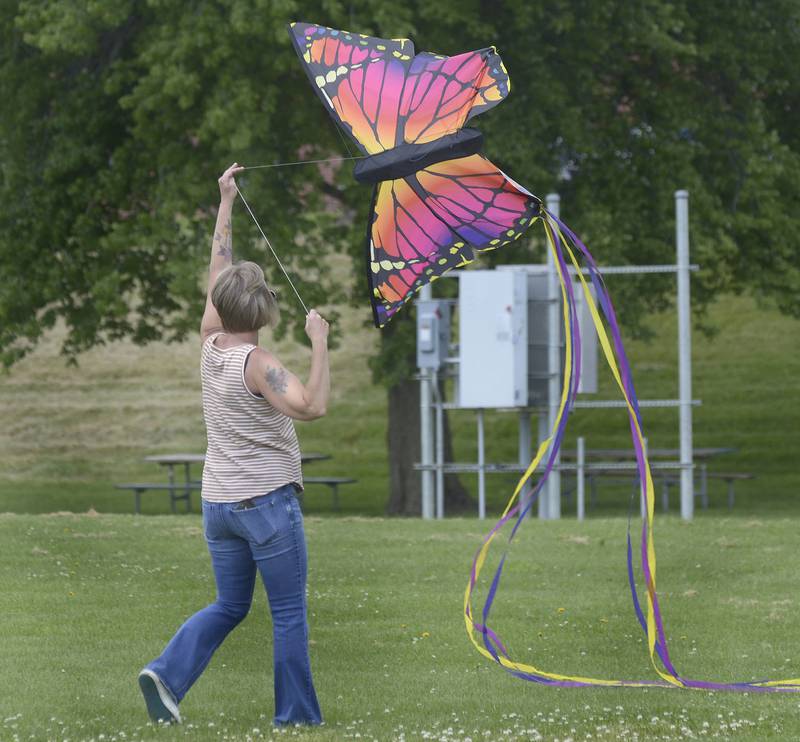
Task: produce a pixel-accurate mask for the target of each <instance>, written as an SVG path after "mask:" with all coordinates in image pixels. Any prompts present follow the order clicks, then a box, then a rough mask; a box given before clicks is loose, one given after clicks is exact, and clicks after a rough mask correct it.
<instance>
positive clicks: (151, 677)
mask: <svg viewBox="0 0 800 742" xmlns="http://www.w3.org/2000/svg"><path fill="white" fill-rule="evenodd" d="M139 688H141V691H142V695H143V696H144V702H145V703H146V704H147V713H148V714H149V715H150V718H151V719H152V720H153V721H154V722H156V723H157V724H158V723H159V722H161V723H166V724H173V723H175V724H180V723H181V714H180V712H179V711H178V706H177V704H176V703H175V701H174V700H173V699H172V695H171V694H170V692H169V691H168V690H167V688H166V686H165V685H164V683H162V682H161V678H159V677H158V675H156V674H155V673H154V672H153V671H152V670H147V669H145V670H142V671H141V672H140V673H139Z"/></svg>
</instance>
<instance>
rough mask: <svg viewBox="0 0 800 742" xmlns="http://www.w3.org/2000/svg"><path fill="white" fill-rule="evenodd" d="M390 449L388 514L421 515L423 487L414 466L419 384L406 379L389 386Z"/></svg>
mask: <svg viewBox="0 0 800 742" xmlns="http://www.w3.org/2000/svg"><path fill="white" fill-rule="evenodd" d="M386 444H387V446H388V448H389V502H388V504H387V506H386V512H387V513H388V514H390V515H420V514H421V513H422V486H421V483H420V473H419V472H418V471H415V469H414V463H415V462H417V461H419V460H420V456H421V454H420V445H419V382H418V381H414V380H412V379H406V380H404V381H401V382H399V383H397V384H394V385H393V386H390V387H389V429H388V430H387V432H386Z"/></svg>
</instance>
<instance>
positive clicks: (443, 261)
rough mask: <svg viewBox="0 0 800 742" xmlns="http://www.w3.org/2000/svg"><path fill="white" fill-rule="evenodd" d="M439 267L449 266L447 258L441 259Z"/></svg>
mask: <svg viewBox="0 0 800 742" xmlns="http://www.w3.org/2000/svg"><path fill="white" fill-rule="evenodd" d="M438 262H439V265H447V258H439V261H438Z"/></svg>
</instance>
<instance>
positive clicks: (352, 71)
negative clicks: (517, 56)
mask: <svg viewBox="0 0 800 742" xmlns="http://www.w3.org/2000/svg"><path fill="white" fill-rule="evenodd" d="M289 35H290V36H291V38H292V42H293V44H294V48H295V50H296V51H297V54H298V56H299V57H300V61H301V63H302V65H303V68H304V69H305V71H306V74H307V75H308V78H309V80H310V81H311V84H312V86H313V87H314V90H316V91H317V95H319V97H320V99H321V100H322V102H323V103H324V104H325V107H326V108H327V110H328V112H329V113H330V114H331V116H333V119H334V120H335V121H336V122H337V123H338V124H339V125H340V126H341V127H342V128H343V129H344V130H345V131H346V132H347V133H348V134H350V136H351V137H352V138H353V139H354V140H355V142H356V144H357V145H358V146H359V148H360V149H361V151H362V152H363V153H364V154H367V155H374V154H378V153H380V152H385V151H387V150H390V149H393V148H394V147H396V146H397V145H399V144H403V143H406V144H422V143H425V142H431V141H433V140H435V139H439V138H440V137H442V136H444V135H446V134H450V133H453V132H455V131H457V130H458V129H460V128H461V127H462V126H463V125H464V124H465V123H466V122H467V121H468V120H469V119H470V118H472V117H473V116H476V115H477V114H479V113H481V112H482V111H485V110H487V109H488V108H491V107H492V106H495V105H497V103H499V102H500V101H501V100H502V99H503V98H505V97H506V95H508V91H509V80H508V74H507V72H506V69H505V67H504V66H503V62H502V60H501V59H500V57H499V55H498V54H497V52H496V50H495V48H494V47H490V48H487V49H479V50H478V51H473V52H466V53H465V54H459V55H457V56H455V57H445V56H442V55H441V54H429V53H427V52H426V53H422V54H417V55H416V56H414V45H413V44H412V43H411V41H410V40H408V39H380V38H376V37H373V36H364V35H363V34H356V33H350V32H349V31H339V30H336V29H334V28H327V27H326V26H319V25H316V24H312V23H292V24H290V25H289Z"/></svg>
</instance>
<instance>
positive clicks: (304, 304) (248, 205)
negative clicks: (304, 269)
mask: <svg viewBox="0 0 800 742" xmlns="http://www.w3.org/2000/svg"><path fill="white" fill-rule="evenodd" d="M233 184H234V186H235V188H236V192H237V193H238V194H239V197H240V198H241V199H242V203H243V204H244V205H245V207H246V208H247V211H248V212H249V214H250V216H251V217H252V218H253V221H254V222H255V223H256V227H258V231H259V232H261V236H262V237H263V238H264V242H266V243H267V247H268V248H269V250H270V252H271V253H272V257H274V258H275V260H276V262H277V263H278V266H279V267H280V269H281V270H282V271H283V275H284V276H286V280H287V281H288V282H289V285H290V286H291V287H292V290H293V291H294V293H295V295H296V296H297V299H298V301H299V302H300V304H301V305H302V307H303V309H304V310H305V313H306V314H308V307H307V306H306V303H305V302H304V301H303V299H302V297H301V296H300V292H299V291H298V290H297V288H296V287H295V285H294V283H292V279H291V278H289V274H288V273H287V272H286V268H284V267H283V263H281V259H280V258H279V257H278V255H277V253H276V252H275V250H274V249H273V248H272V244H271V243H270V241H269V239H268V238H267V235H265V234H264V230H263V229H261V225H260V224H259V223H258V219H256V215H255V214H254V213H253V210H252V209H251V208H250V204H248V203H247V199H246V198H245V197H244V194H243V193H242V192H241V191H240V190H239V186H238V184H237V183H236V181H234V182H233Z"/></svg>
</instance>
